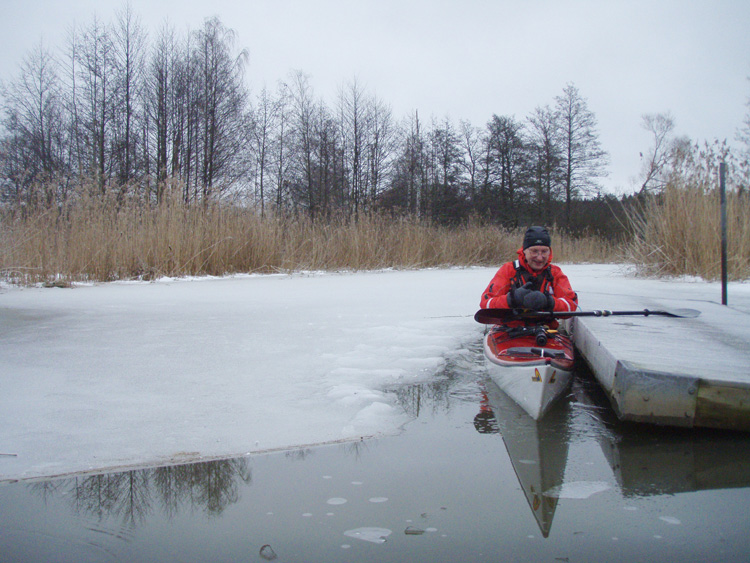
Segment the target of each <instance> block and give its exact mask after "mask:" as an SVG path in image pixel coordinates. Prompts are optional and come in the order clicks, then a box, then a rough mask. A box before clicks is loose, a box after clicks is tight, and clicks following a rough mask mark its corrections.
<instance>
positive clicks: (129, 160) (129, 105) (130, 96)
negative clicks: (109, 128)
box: [113, 3, 146, 183]
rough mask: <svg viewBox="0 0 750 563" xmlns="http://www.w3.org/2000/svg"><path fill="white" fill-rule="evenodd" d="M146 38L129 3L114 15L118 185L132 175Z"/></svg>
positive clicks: (133, 174) (139, 113) (134, 171)
mask: <svg viewBox="0 0 750 563" xmlns="http://www.w3.org/2000/svg"><path fill="white" fill-rule="evenodd" d="M145 46H146V35H145V32H144V31H143V28H142V26H141V22H140V19H139V18H138V17H136V16H135V15H134V14H133V11H132V8H131V6H130V3H127V4H125V6H124V8H123V9H122V10H121V11H119V12H118V13H117V21H116V23H115V26H114V28H113V50H114V53H113V54H114V65H115V69H116V94H115V95H116V103H117V106H116V108H115V111H116V113H117V117H116V119H115V123H114V126H115V135H116V140H115V154H114V158H115V159H116V160H117V167H118V177H119V179H120V182H122V183H127V182H129V181H130V180H132V179H133V177H134V176H135V173H136V170H135V161H136V158H137V151H138V147H137V142H136V140H137V139H138V136H136V135H135V134H134V130H135V128H136V127H135V124H136V122H137V121H140V120H141V119H142V108H141V106H140V101H141V99H142V98H141V96H139V90H140V89H141V88H142V85H143V72H144V70H143V69H144V60H145Z"/></svg>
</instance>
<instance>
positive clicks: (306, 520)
mask: <svg viewBox="0 0 750 563" xmlns="http://www.w3.org/2000/svg"><path fill="white" fill-rule="evenodd" d="M391 392H392V393H394V394H395V396H396V398H397V399H398V401H399V402H400V404H401V405H402V406H403V407H404V408H405V409H406V410H407V411H408V412H409V413H411V414H412V415H413V416H414V420H413V421H412V422H411V423H409V424H408V425H406V426H405V427H404V429H403V432H402V433H401V434H399V435H397V436H391V437H384V438H380V439H372V440H365V441H362V442H357V443H347V444H340V445H332V446H325V447H316V448H309V449H299V450H293V451H287V452H280V453H273V454H265V455H255V456H248V457H242V458H237V459H227V460H221V461H212V462H205V463H194V464H190V465H183V466H172V467H158V468H149V469H139V470H132V471H125V472H121V473H111V474H101V475H91V474H86V475H81V476H78V477H74V478H67V479H58V480H51V481H34V482H20V483H13V484H6V485H3V486H0V507H2V509H1V510H0V561H2V562H15V561H23V562H29V561H57V562H64V561H71V562H73V561H75V562H78V563H80V562H85V561H149V562H150V561H181V562H192V561H195V562H198V561H201V562H202V561H259V562H262V561H272V560H273V561H278V562H279V563H281V562H339V561H340V562H350V561H351V562H378V563H382V562H391V561H393V562H411V563H414V562H422V561H424V562H433V563H434V562H442V561H446V562H447V561H450V562H461V563H468V562H475V561H476V562H488V561H504V562H510V561H523V562H528V561H549V562H571V563H573V562H577V561H585V562H593V561H608V562H628V563H631V562H636V561H659V562H664V561H682V562H698V561H706V562H709V561H710V562H716V561H721V562H723V563H728V562H734V561H743V562H745V561H748V560H750V435H747V434H737V433H730V432H712V431H695V430H689V431H688V430H675V429H658V428H655V427H651V426H643V425H623V424H620V423H618V422H617V421H616V420H615V417H614V416H613V414H612V411H611V410H610V408H609V406H608V403H607V401H606V398H605V397H603V395H602V394H601V390H600V389H599V388H598V387H597V386H596V384H595V383H594V382H593V380H592V379H591V376H590V374H588V372H587V371H586V370H585V368H583V367H582V368H581V369H579V371H578V373H577V378H576V380H575V383H574V385H573V387H572V389H571V391H570V394H569V395H568V396H567V397H565V398H564V400H562V402H560V403H559V404H557V405H556V407H555V408H554V410H553V411H552V412H551V413H550V414H548V416H547V418H546V420H545V421H544V422H543V423H540V424H537V423H535V422H533V421H532V420H531V419H530V418H529V417H528V416H527V415H526V414H525V413H523V412H522V411H521V410H520V409H519V408H518V407H516V405H515V404H514V403H512V402H511V401H510V400H509V399H507V397H505V396H504V395H503V394H502V392H501V391H500V390H499V389H497V387H495V386H494V384H492V383H491V382H489V381H487V380H486V379H485V375H484V372H483V369H482V367H481V351H479V350H470V351H464V352H462V353H459V354H457V355H456V356H455V357H454V358H452V359H451V361H450V362H449V364H448V367H447V368H446V370H445V371H444V372H443V373H442V374H440V375H439V376H438V377H436V378H435V379H434V380H433V381H432V382H430V383H429V384H422V385H417V386H409V387H401V388H395V389H392V390H391ZM290 416H294V413H290ZM300 424H304V420H300Z"/></svg>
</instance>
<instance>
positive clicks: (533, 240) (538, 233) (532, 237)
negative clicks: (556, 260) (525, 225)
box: [523, 227, 552, 250]
mask: <svg viewBox="0 0 750 563" xmlns="http://www.w3.org/2000/svg"><path fill="white" fill-rule="evenodd" d="M530 246H552V239H551V238H550V236H549V233H548V232H547V229H545V228H544V227H529V229H528V230H527V231H526V234H525V235H524V237H523V249H524V250H526V249H527V248H528V247H530Z"/></svg>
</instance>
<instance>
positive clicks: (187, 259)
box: [0, 198, 621, 285]
mask: <svg viewBox="0 0 750 563" xmlns="http://www.w3.org/2000/svg"><path fill="white" fill-rule="evenodd" d="M522 237H523V229H517V230H505V229H499V228H497V227H492V226H487V225H482V224H480V223H478V222H469V223H468V224H466V225H463V226H460V227H452V228H448V227H441V226H436V225H433V224H430V223H429V222H427V221H422V220H417V219H413V218H392V217H387V216H382V215H366V216H360V217H359V218H358V220H356V221H353V220H349V219H344V218H333V219H329V220H325V221H323V220H317V221H313V220H311V219H310V218H309V217H307V216H306V215H295V216H266V217H261V216H260V215H259V214H258V213H256V212H255V211H254V210H253V209H248V208H244V207H240V206H236V205H230V204H213V205H208V206H204V205H192V206H187V205H184V204H182V203H181V202H179V200H177V199H174V200H169V201H166V202H164V203H162V204H161V205H159V206H152V205H147V204H142V203H138V202H127V203H122V202H116V201H113V200H108V199H101V198H82V199H78V200H77V201H76V202H75V203H71V204H69V205H66V206H63V207H61V208H59V209H53V210H43V211H38V212H36V213H31V214H26V215H20V214H11V213H6V214H5V215H3V216H2V217H0V272H1V273H2V277H3V278H4V279H6V280H9V281H11V282H13V283H18V284H24V285H28V284H36V283H47V284H59V285H65V284H67V283H70V282H74V281H114V280H125V279H145V280H148V279H154V278H157V277H163V276H169V277H179V276H201V275H227V274H232V273H249V272H259V273H268V272H293V271H304V270H314V271H321V270H322V271H343V270H350V271H351V270H354V271H356V270H373V269H383V268H397V269H413V268H430V267H446V266H492V265H499V264H500V263H501V262H504V261H506V260H508V259H512V258H513V257H515V251H516V249H517V248H518V247H519V245H520V241H521V239H522ZM553 248H554V253H555V260H556V261H557V262H597V263H601V262H612V261H616V260H617V258H618V256H619V255H620V254H621V252H620V249H619V247H617V245H614V244H612V243H608V242H606V241H603V240H602V239H600V238H597V237H593V236H583V237H575V236H572V235H570V234H567V233H564V232H554V231H553Z"/></svg>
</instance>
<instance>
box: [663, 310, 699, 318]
mask: <svg viewBox="0 0 750 563" xmlns="http://www.w3.org/2000/svg"><path fill="white" fill-rule="evenodd" d="M652 314H662V315H666V316H668V317H677V318H680V319H694V318H696V317H699V316H700V314H701V312H700V311H698V310H697V309H669V310H668V311H658V312H657V311H654V312H653V313H652Z"/></svg>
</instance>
